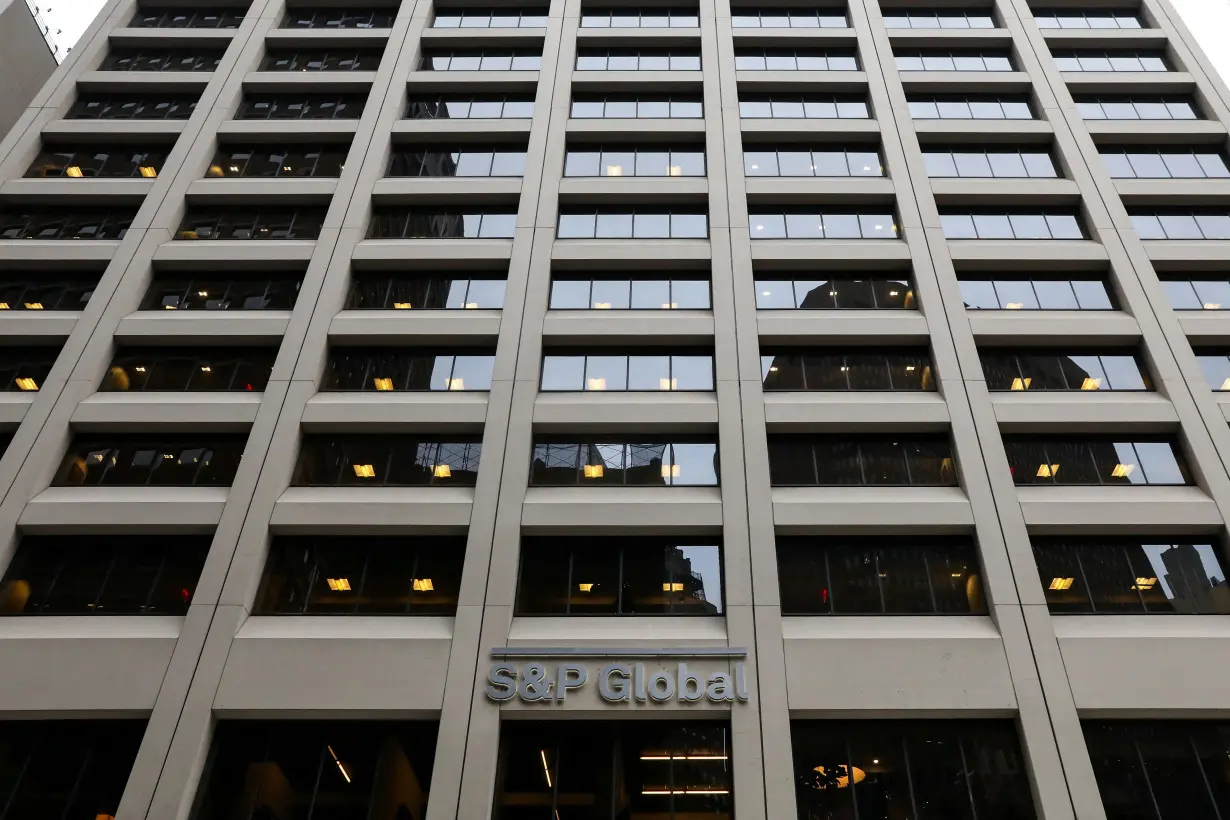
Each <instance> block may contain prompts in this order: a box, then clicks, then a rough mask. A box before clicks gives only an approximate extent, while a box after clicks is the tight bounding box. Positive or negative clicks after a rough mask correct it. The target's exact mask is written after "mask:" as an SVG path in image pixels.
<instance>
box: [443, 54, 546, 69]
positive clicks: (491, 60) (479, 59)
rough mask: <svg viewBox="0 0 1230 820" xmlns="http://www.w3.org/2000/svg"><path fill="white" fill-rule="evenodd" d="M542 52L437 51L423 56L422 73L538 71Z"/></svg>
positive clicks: (540, 66)
mask: <svg viewBox="0 0 1230 820" xmlns="http://www.w3.org/2000/svg"><path fill="white" fill-rule="evenodd" d="M540 68H542V50H541V49H538V50H537V51H531V50H528V49H513V50H503V49H493V50H491V51H437V52H431V51H429V52H426V53H424V54H423V62H422V64H421V65H420V66H419V70H420V71H538V70H539V69H540Z"/></svg>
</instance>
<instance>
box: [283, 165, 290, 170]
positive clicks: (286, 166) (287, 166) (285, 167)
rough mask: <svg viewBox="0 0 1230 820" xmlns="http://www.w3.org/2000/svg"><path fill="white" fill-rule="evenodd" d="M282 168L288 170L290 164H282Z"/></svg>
mask: <svg viewBox="0 0 1230 820" xmlns="http://www.w3.org/2000/svg"><path fill="white" fill-rule="evenodd" d="M282 170H283V171H289V170H290V166H289V165H283V166H282Z"/></svg>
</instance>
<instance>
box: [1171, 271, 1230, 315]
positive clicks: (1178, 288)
mask: <svg viewBox="0 0 1230 820" xmlns="http://www.w3.org/2000/svg"><path fill="white" fill-rule="evenodd" d="M1161 281H1162V288H1163V289H1165V291H1166V296H1167V297H1169V298H1170V306H1171V307H1173V308H1174V309H1175V310H1230V280H1227V278H1226V277H1225V276H1222V277H1221V278H1218V277H1217V275H1216V274H1212V275H1210V278H1207V279H1206V278H1200V279H1188V278H1184V279H1162V280H1161Z"/></svg>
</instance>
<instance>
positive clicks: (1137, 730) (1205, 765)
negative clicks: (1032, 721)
mask: <svg viewBox="0 0 1230 820" xmlns="http://www.w3.org/2000/svg"><path fill="white" fill-rule="evenodd" d="M1176 671H1177V670H1176ZM1081 728H1082V729H1083V730H1084V733H1085V745H1086V747H1087V748H1088V749H1089V757H1090V760H1091V761H1092V762H1093V774H1094V776H1095V777H1096V778H1097V781H1098V791H1099V792H1101V795H1102V805H1103V807H1104V808H1105V809H1106V818H1107V820H1162V819H1163V818H1167V817H1184V818H1192V820H1195V818H1200V820H1208V818H1216V817H1225V816H1226V814H1227V813H1228V812H1230V774H1227V771H1226V768H1225V767H1224V766H1222V765H1219V764H1220V762H1221V761H1223V760H1225V759H1226V758H1227V756H1230V725H1228V724H1227V723H1226V722H1225V721H1217V720H1200V721H1196V720H1082V721H1081Z"/></svg>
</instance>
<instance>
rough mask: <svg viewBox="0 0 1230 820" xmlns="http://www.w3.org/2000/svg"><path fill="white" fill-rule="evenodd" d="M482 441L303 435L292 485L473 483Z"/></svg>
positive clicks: (476, 439) (428, 437)
mask: <svg viewBox="0 0 1230 820" xmlns="http://www.w3.org/2000/svg"><path fill="white" fill-rule="evenodd" d="M482 449H483V446H482V444H480V443H479V441H478V438H477V437H476V436H451V437H449V438H448V439H447V440H444V439H441V438H439V437H436V436H414V435H326V434H320V435H310V436H304V438H303V444H302V446H301V447H300V450H299V463H298V465H297V466H296V467H295V474H294V477H293V478H292V480H291V484H292V485H294V486H296V487H336V486H348V487H380V486H385V487H411V486H426V485H435V486H457V487H473V486H474V482H475V480H476V479H477V478H478V464H479V459H480V457H481V455H482Z"/></svg>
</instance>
